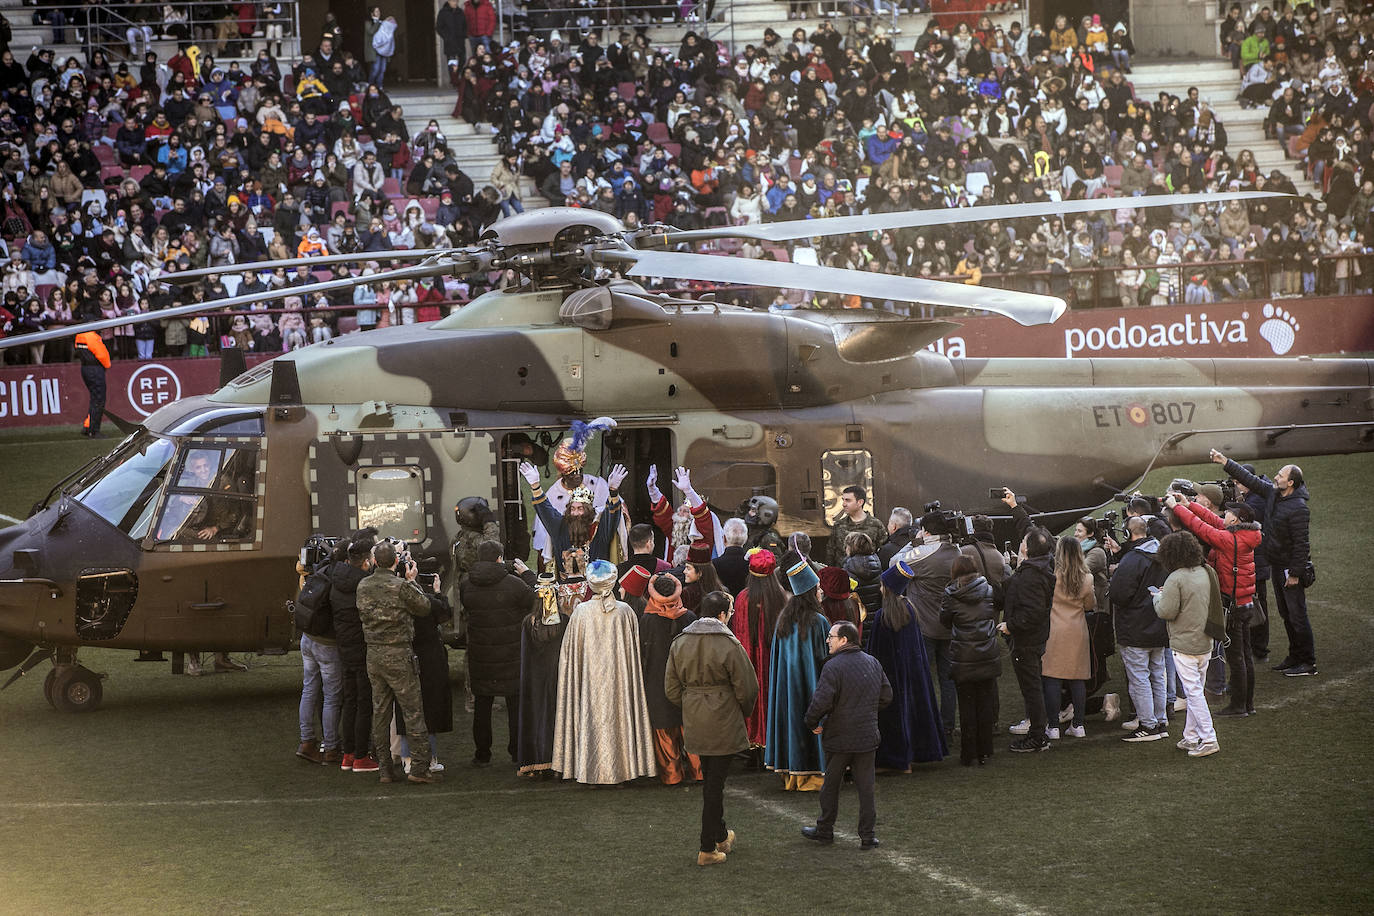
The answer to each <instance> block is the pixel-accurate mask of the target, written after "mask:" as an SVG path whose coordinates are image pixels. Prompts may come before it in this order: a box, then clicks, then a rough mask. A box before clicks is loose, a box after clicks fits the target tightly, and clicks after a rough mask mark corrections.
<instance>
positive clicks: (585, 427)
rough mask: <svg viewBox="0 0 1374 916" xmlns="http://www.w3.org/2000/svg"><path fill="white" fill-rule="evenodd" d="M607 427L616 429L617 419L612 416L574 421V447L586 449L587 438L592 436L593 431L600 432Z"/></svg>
mask: <svg viewBox="0 0 1374 916" xmlns="http://www.w3.org/2000/svg"><path fill="white" fill-rule="evenodd" d="M605 429H615V420H613V419H611V418H610V417H597V418H596V419H595V420H592V421H591V422H590V423H583V422H582V421H581V420H573V421H572V447H573V449H574V450H575V451H579V452H581V451H584V450H585V449H586V447H587V440H588V439H590V438H591V437H592V433H595V432H600V431H601V430H605Z"/></svg>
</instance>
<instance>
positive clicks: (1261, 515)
mask: <svg viewBox="0 0 1374 916" xmlns="http://www.w3.org/2000/svg"><path fill="white" fill-rule="evenodd" d="M1240 467H1241V470H1243V471H1245V472H1246V473H1247V474H1254V475H1255V476H1256V477H1258V478H1259V479H1260V480H1262V481H1264V482H1265V483H1267V484H1271V485H1272V483H1273V481H1271V480H1270V479H1269V478H1268V477H1265V476H1264V475H1263V474H1259V473H1256V471H1255V466H1254V465H1253V464H1242V465H1241V466H1240ZM1236 493H1237V494H1238V495H1239V496H1240V497H1241V499H1242V500H1243V501H1244V502H1245V505H1247V506H1249V507H1250V514H1251V515H1253V516H1254V517H1255V521H1256V522H1258V523H1259V526H1260V529H1261V530H1263V528H1264V523H1265V521H1266V520H1267V519H1268V512H1269V500H1268V499H1267V498H1266V497H1265V495H1264V494H1263V493H1260V492H1257V491H1255V490H1251V489H1250V488H1249V487H1247V486H1246V485H1245V484H1243V483H1241V482H1240V481H1239V480H1238V481H1236ZM1270 574H1271V571H1270V569H1269V557H1268V555H1267V553H1266V548H1265V545H1264V542H1263V541H1261V542H1260V546H1259V549H1258V550H1256V551H1255V606H1256V607H1257V608H1258V609H1259V613H1258V614H1256V615H1255V616H1254V617H1252V618H1251V621H1250V651H1251V652H1253V653H1254V655H1255V661H1257V662H1262V661H1264V660H1265V659H1267V658H1269V586H1268V583H1269V577H1270Z"/></svg>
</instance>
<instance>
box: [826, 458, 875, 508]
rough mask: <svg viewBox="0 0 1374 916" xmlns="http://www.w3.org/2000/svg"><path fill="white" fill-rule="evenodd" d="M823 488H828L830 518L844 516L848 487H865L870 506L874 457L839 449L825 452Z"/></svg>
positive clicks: (827, 499) (871, 502)
mask: <svg viewBox="0 0 1374 916" xmlns="http://www.w3.org/2000/svg"><path fill="white" fill-rule="evenodd" d="M821 485H822V486H823V487H824V488H825V497H824V498H825V505H824V506H822V507H821V508H823V509H824V510H825V517H826V518H834V517H835V516H836V515H838V514H840V512H841V511H842V510H841V507H840V497H841V496H842V495H843V494H844V490H845V488H846V487H863V488H864V491H865V492H866V493H867V494H868V504H869V505H870V506H872V505H874V502H875V500H874V498H873V455H872V454H870V453H869V452H868V451H866V450H864V449H857V448H854V449H837V450H835V451H830V452H821Z"/></svg>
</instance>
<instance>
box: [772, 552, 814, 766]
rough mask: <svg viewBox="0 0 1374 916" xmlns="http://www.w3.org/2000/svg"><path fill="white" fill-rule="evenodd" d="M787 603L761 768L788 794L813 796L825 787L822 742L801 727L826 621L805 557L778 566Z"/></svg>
mask: <svg viewBox="0 0 1374 916" xmlns="http://www.w3.org/2000/svg"><path fill="white" fill-rule="evenodd" d="M783 569H784V570H786V572H787V581H788V584H789V585H790V586H791V588H792V597H791V598H790V599H789V600H788V602H787V604H786V605H785V606H784V607H783V609H782V613H781V614H779V615H778V626H777V629H776V630H775V631H774V632H773V651H772V658H771V664H772V667H771V669H770V670H769V678H768V680H769V685H768V739H767V740H768V743H767V744H766V745H765V746H764V751H763V764H764V766H765V767H767V768H768V769H770V770H773V771H774V772H776V773H778V774H779V775H780V776H782V787H783V788H784V789H786V790H790V791H798V792H818V791H820V788H821V785H822V784H823V783H824V782H825V754H824V752H823V751H822V750H821V736H820V735H817V734H815V733H814V732H812V731H811V729H809V728H807V727H806V721H805V720H806V708H807V706H809V705H810V704H811V695H812V694H813V693H815V691H816V678H817V677H818V676H819V675H820V670H821V663H822V662H823V661H825V658H826V656H827V655H828V654H829V653H828V650H827V649H826V644H825V638H826V636H827V635H828V634H829V633H830V621H829V619H827V618H826V616H825V614H823V613H821V602H820V598H819V596H818V594H817V589H818V588H819V587H820V584H821V580H820V579H819V578H817V576H816V571H815V570H814V569H813V568H812V567H811V564H810V563H808V562H807V561H806V559H805V558H804V557H801V556H799V555H797V554H796V553H789V554H788V555H787V557H786V558H785V559H784V562H783Z"/></svg>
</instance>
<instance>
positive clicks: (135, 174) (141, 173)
mask: <svg viewBox="0 0 1374 916" xmlns="http://www.w3.org/2000/svg"><path fill="white" fill-rule="evenodd" d="M152 172H153V167H152V166H151V165H135V166H131V167H130V168H129V177H130V178H132V179H133V180H134V181H139V182H141V181H143V179H145V178H147V177H148V176H149V175H151V174H152Z"/></svg>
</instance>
